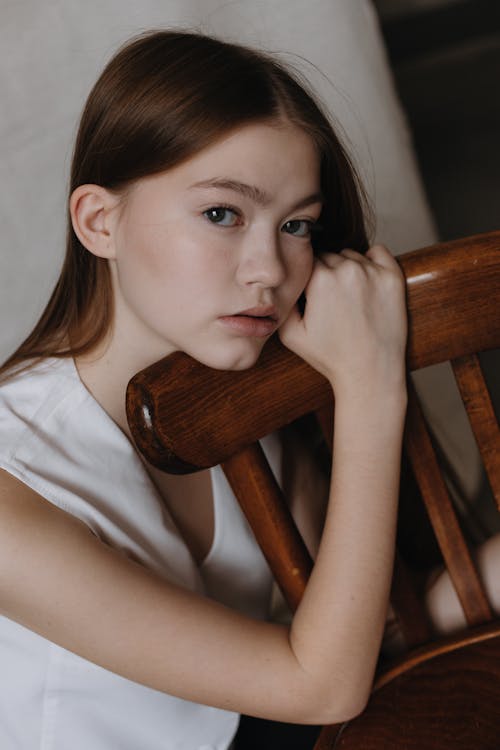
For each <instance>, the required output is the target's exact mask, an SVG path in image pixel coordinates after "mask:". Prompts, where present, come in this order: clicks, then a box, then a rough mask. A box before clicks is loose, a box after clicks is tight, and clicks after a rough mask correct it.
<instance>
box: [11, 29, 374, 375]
mask: <svg viewBox="0 0 500 750" xmlns="http://www.w3.org/2000/svg"><path fill="white" fill-rule="evenodd" d="M269 120H286V121H288V122H291V123H292V124H295V125H297V126H298V127H300V128H301V129H303V130H304V131H305V132H307V133H308V134H309V135H310V137H311V138H312V140H313V142H314V143H315V144H316V147H317V148H318V150H319V153H320V156H321V182H322V191H323V193H324V196H325V205H324V208H323V211H322V215H321V217H320V220H319V221H320V224H321V225H322V227H323V231H322V232H321V234H318V235H316V236H315V238H314V240H313V242H314V249H315V251H317V252H319V251H321V250H326V249H328V250H330V251H335V250H340V249H341V248H343V247H353V248H356V249H358V250H360V251H364V250H366V249H367V246H368V240H367V236H366V229H365V222H364V217H365V215H366V199H365V197H364V193H363V190H362V188H361V186H360V183H359V180H358V178H357V176H356V173H355V170H354V169H353V166H352V164H351V162H350V160H349V157H348V156H347V154H346V152H345V150H344V148H343V147H342V145H341V143H340V141H339V139H338V137H337V135H336V134H335V131H334V129H333V127H332V125H331V123H330V122H329V120H328V118H327V117H326V115H325V114H324V113H323V111H322V110H321V108H320V106H319V105H318V104H317V102H316V101H315V99H314V98H313V96H312V95H311V94H310V93H309V92H308V91H307V90H306V87H305V86H304V84H303V83H302V82H300V81H299V78H298V77H297V76H296V75H295V74H292V73H291V72H290V71H288V70H287V69H285V67H284V66H282V65H281V64H280V63H279V62H278V61H277V60H275V59H274V58H273V57H271V56H269V55H267V54H264V53H261V52H257V51H255V50H252V49H249V48H246V47H243V46H240V45H237V44H230V43H227V42H223V41H220V40H218V39H215V38H212V37H208V36H204V35H201V34H195V33H190V32H183V31H169V30H160V31H152V32H147V33H145V34H141V35H140V36H138V37H136V38H134V39H132V40H131V41H130V42H128V43H127V44H125V45H124V46H123V47H122V48H121V49H120V50H119V51H118V52H117V54H116V55H115V56H114V57H113V58H112V59H111V61H110V62H109V63H108V65H107V66H106V68H105V69H104V71H103V72H102V74H101V76H100V77H99V79H98V81H97V83H96V84H95V86H94V87H93V89H92V91H91V92H90V95H89V97H88V100H87V102H86V105H85V108H84V111H83V114H82V118H81V122H80V127H79V130H78V135H77V138H76V143H75V148H74V153H73V160H72V168H71V178H70V194H71V193H72V192H73V190H74V189H75V188H76V187H78V186H79V185H83V184H86V183H93V184H98V185H101V186H103V187H105V188H108V189H110V190H117V191H120V190H123V189H124V188H126V187H127V185H128V184H130V183H132V182H134V181H135V180H138V179H140V178H141V177H146V176H149V175H153V174H155V173H158V172H162V171H164V170H167V169H169V168H171V167H173V166H175V165H177V164H180V163H181V162H182V161H184V160H186V159H188V158H189V157H191V156H193V155H194V154H196V153H197V152H199V151H200V150H201V149H203V148H205V147H206V146H208V145H210V144H211V143H213V142H215V141H216V140H217V139H219V138H220V137H221V136H222V135H224V134H226V133H227V132H228V131H230V130H231V129H234V128H236V127H238V126H242V125H245V124H247V123H250V122H257V121H269ZM112 321H113V299H112V286H111V279H110V274H109V269H108V264H107V261H106V260H105V259H103V258H98V257H96V256H94V255H93V254H92V253H90V252H88V251H87V250H86V249H85V248H84V247H83V246H82V244H81V243H80V241H79V240H78V238H77V236H76V235H75V233H74V231H73V227H72V224H71V220H70V217H69V211H68V230H67V245H66V256H65V260H64V263H63V267H62V270H61V273H60V276H59V279H58V281H57V283H56V286H55V288H54V291H53V293H52V295H51V297H50V300H49V302H48V304H47V306H46V308H45V310H44V312H43V313H42V315H41V317H40V319H39V321H38V323H37V324H36V325H35V327H34V329H33V331H32V332H31V333H30V334H29V335H28V337H27V338H26V339H25V340H24V341H23V343H22V344H21V345H20V346H19V347H18V349H17V350H16V351H15V352H14V353H13V354H12V355H11V356H10V357H9V358H8V359H7V360H6V361H5V362H4V364H3V365H2V366H1V367H0V377H1V376H4V377H5V375H6V374H9V373H10V371H11V370H12V369H13V368H14V369H15V370H16V371H19V370H23V369H26V368H27V367H30V366H31V365H32V364H34V363H35V362H36V361H38V360H39V359H41V358H44V357H49V356H54V357H70V356H77V355H81V354H84V353H86V352H88V351H91V350H92V349H93V348H94V347H96V346H97V345H98V344H99V343H100V342H101V341H102V340H103V338H104V337H105V335H106V333H107V332H108V330H109V328H110V326H111V324H112ZM8 371H9V373H8Z"/></svg>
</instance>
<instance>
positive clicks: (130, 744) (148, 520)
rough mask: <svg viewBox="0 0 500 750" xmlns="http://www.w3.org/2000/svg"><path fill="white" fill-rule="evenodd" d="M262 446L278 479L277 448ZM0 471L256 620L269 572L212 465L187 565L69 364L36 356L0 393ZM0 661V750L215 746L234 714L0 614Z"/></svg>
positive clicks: (134, 458)
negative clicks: (142, 679) (210, 502)
mask: <svg viewBox="0 0 500 750" xmlns="http://www.w3.org/2000/svg"><path fill="white" fill-rule="evenodd" d="M263 447H264V450H265V451H266V453H267V455H268V458H269V460H270V463H271V465H272V467H273V471H274V472H275V473H276V476H277V478H278V480H280V478H281V476H280V475H281V467H280V463H281V452H280V448H279V441H278V440H277V438H276V437H275V436H269V437H267V438H265V439H264V441H263ZM0 467H2V468H3V469H5V470H6V471H8V472H10V473H11V474H13V475H14V476H16V477H17V478H18V479H20V480H21V481H22V482H24V483H25V484H27V485H28V486H29V487H31V488H32V489H33V490H35V491H36V492H37V493H39V494H40V495H42V496H43V497H44V498H46V499H47V500H49V501H50V502H52V503H54V504H55V505H57V506H58V507H59V508H62V509H63V510H65V511H67V512H69V513H71V514H72V515H74V516H76V517H78V518H79V519H81V520H82V521H84V522H85V523H86V524H87V525H88V526H89V528H90V529H92V531H93V532H94V533H95V534H97V535H98V536H99V537H100V538H102V539H103V540H105V541H106V542H107V543H108V544H110V545H112V546H114V547H117V548H119V549H122V550H125V551H127V552H130V553H133V555H134V556H135V557H136V558H139V559H140V560H141V561H142V562H143V563H144V564H145V565H146V566H147V567H149V568H151V569H152V570H155V571H158V572H159V573H160V574H161V575H163V576H164V577H165V578H166V579H168V580H170V581H173V582H175V583H176V584H180V585H182V586H184V587H186V588H189V589H191V590H193V591H196V592H199V593H201V594H208V595H209V596H211V597H213V598H215V599H218V600H219V601H221V602H223V603H224V604H227V605H229V606H232V607H234V608H236V609H239V610H240V611H242V612H245V613H246V614H248V615H250V616H252V617H257V618H260V619H264V618H265V617H266V616H267V615H268V608H269V602H270V595H271V587H272V578H271V574H270V571H269V568H268V566H267V564H266V562H265V560H264V558H263V556H262V553H261V552H260V549H259V548H258V546H257V544H256V542H255V540H254V537H253V535H252V532H251V530H250V529H249V527H248V525H247V523H246V520H245V519H244V517H243V515H242V513H241V511H240V509H239V506H238V504H237V502H236V499H235V497H234V495H233V493H232V491H231V489H230V487H229V485H228V483H227V481H226V479H225V477H224V475H223V473H222V470H221V469H220V467H215V468H213V469H211V477H212V487H213V496H214V515H215V534H214V540H213V544H212V547H211V549H210V551H209V553H208V555H207V557H206V558H205V560H204V561H203V563H202V565H201V566H200V567H198V566H197V564H196V563H195V561H194V559H193V557H192V556H191V554H190V552H189V550H188V548H187V546H186V545H185V543H184V542H183V540H182V538H181V536H180V534H179V532H178V530H177V528H176V527H175V524H174V523H173V520H172V518H171V517H170V515H169V513H168V510H167V508H166V506H165V503H164V502H163V500H162V498H161V497H160V495H159V493H158V491H157V489H156V487H155V485H154V484H153V482H152V481H151V479H150V477H149V475H148V473H147V471H146V469H145V467H144V465H143V463H142V461H141V459H140V458H139V456H138V454H137V452H136V449H135V447H134V446H133V445H132V443H131V442H130V440H129V439H128V437H127V436H126V435H125V434H124V433H123V432H122V430H121V429H120V428H119V427H118V426H117V425H116V423H115V422H114V421H113V420H112V419H111V418H110V417H109V415H108V414H107V413H106V412H105V411H104V409H103V408H102V407H101V406H100V405H99V403H98V402H97V401H96V400H95V399H94V397H93V396H92V395H91V393H90V392H89V391H88V390H87V388H86V387H85V386H84V385H83V383H82V381H81V380H80V377H79V375H78V371H77V369H76V366H75V363H74V361H73V360H72V359H56V358H50V359H46V360H44V361H43V362H42V363H41V364H38V365H36V366H35V368H33V369H32V370H30V371H28V372H26V373H23V374H21V375H17V376H16V377H15V378H14V379H13V380H11V381H8V382H7V383H5V384H3V385H1V386H0ZM172 648H175V644H172ZM0 665H1V667H0V748H2V750H3V748H5V750H10V749H11V748H12V750H14V748H15V749H16V750H17V749H18V748H19V750H21V749H22V750H212V749H214V750H226V749H227V748H228V747H229V746H230V744H231V740H232V738H233V736H234V734H235V732H236V729H237V726H238V720H239V716H238V714H235V713H233V712H229V711H223V710H221V709H217V708H211V707H209V706H203V705H199V704H196V703H191V702H189V701H185V700H182V699H179V698H176V697H174V696H171V695H168V694H165V693H162V692H159V691H156V690H152V689H150V688H147V687H144V686H142V685H139V684H137V683H135V682H132V681H130V680H127V679H125V678H123V677H119V676H118V675H116V674H114V673H112V672H109V671H107V670H105V669H103V668H102V667H99V666H97V665H95V664H93V663H91V662H89V661H87V660H85V659H82V658H81V657H79V656H76V655H75V654H73V653H71V652H69V651H67V650H65V649H63V648H60V647H59V646H57V645H55V644H53V643H51V642H50V641H48V640H46V639H44V638H42V637H41V636H39V635H37V634H35V633H32V632H31V631H29V630H27V629H26V628H24V627H22V626H21V625H18V624H17V623H15V622H13V621H11V620H8V619H7V618H5V617H0Z"/></svg>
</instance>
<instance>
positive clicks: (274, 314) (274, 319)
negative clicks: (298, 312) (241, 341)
mask: <svg viewBox="0 0 500 750" xmlns="http://www.w3.org/2000/svg"><path fill="white" fill-rule="evenodd" d="M219 320H220V321H221V323H223V324H224V326H226V327H227V328H229V329H231V330H232V331H234V332H235V333H237V334H238V335H240V336H256V337H257V338H262V337H265V336H270V335H271V334H272V333H274V331H275V330H276V328H277V327H278V311H277V309H276V308H275V307H274V306H273V305H261V306H258V307H250V308H249V309H248V310H242V311H241V312H238V313H235V314H234V315H224V316H222V317H221V318H219Z"/></svg>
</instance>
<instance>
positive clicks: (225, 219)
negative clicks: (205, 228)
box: [203, 206, 239, 227]
mask: <svg viewBox="0 0 500 750" xmlns="http://www.w3.org/2000/svg"><path fill="white" fill-rule="evenodd" d="M203 216H206V217H207V219H208V220H209V221H210V222H211V223H212V224H219V226H222V227H234V226H235V225H236V224H237V222H238V219H239V214H238V213H237V212H236V211H235V210H234V209H232V208H229V207H228V206H212V208H207V210H206V211H203Z"/></svg>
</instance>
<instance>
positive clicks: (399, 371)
mask: <svg viewBox="0 0 500 750" xmlns="http://www.w3.org/2000/svg"><path fill="white" fill-rule="evenodd" d="M305 296H306V307H305V311H304V315H303V317H301V315H300V313H299V311H298V308H297V307H294V309H293V310H292V311H291V313H290V315H289V317H288V318H287V320H286V321H285V322H284V323H283V325H282V326H281V328H280V331H279V335H280V338H281V341H282V342H283V344H284V345H285V346H287V347H288V348H289V349H291V350H292V351H294V352H295V353H296V354H298V355H299V356H300V357H302V358H303V359H305V360H306V362H308V363H309V364H310V365H311V366H312V367H314V368H315V369H316V370H318V372H320V373H321V374H322V375H324V376H325V377H326V378H328V380H329V381H330V383H331V384H332V386H333V388H334V391H335V393H336V395H338V393H339V392H340V391H345V390H348V391H349V390H352V389H354V390H355V391H356V392H357V393H360V392H361V391H360V389H367V392H370V391H371V392H373V390H374V388H379V387H380V386H382V387H383V388H394V387H396V386H397V385H403V384H404V377H405V376H404V355H405V348H406V335H407V323H406V306H405V281H404V277H403V274H402V272H401V269H400V267H399V264H398V263H397V261H396V260H395V259H394V258H393V256H392V255H391V253H390V252H389V251H388V250H387V248H385V247H384V246H383V245H375V246H374V247H372V248H370V250H368V252H367V253H366V255H361V254H360V253H358V252H356V251H354V250H343V251H342V252H341V253H339V254H334V253H325V254H323V255H321V256H320V257H318V258H317V259H316V260H315V264H314V267H313V272H312V275H311V278H310V280H309V283H308V285H307V287H306V289H305Z"/></svg>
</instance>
